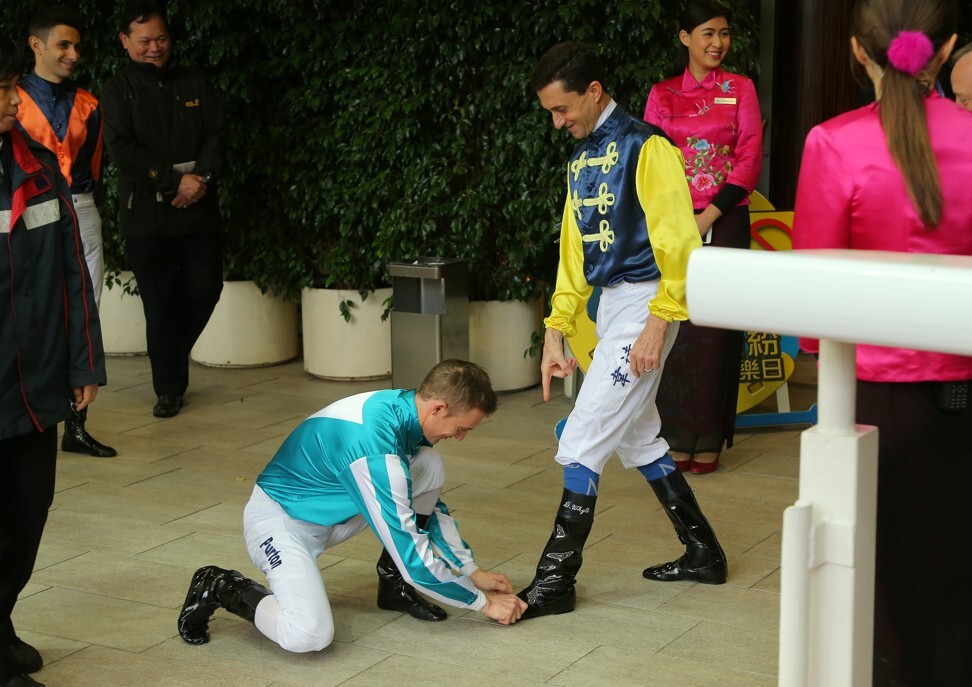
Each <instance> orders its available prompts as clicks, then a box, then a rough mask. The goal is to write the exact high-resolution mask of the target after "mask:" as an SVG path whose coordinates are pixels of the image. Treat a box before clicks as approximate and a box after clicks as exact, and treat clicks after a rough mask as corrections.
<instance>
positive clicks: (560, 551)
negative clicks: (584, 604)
mask: <svg viewBox="0 0 972 687" xmlns="http://www.w3.org/2000/svg"><path fill="white" fill-rule="evenodd" d="M596 502H597V495H594V496H585V495H583V494H578V493H575V492H573V491H569V490H568V489H564V493H563V496H561V499H560V508H558V509H557V517H556V518H554V527H553V532H552V533H551V535H550V539H548V540H547V545H546V546H545V547H544V549H543V554H542V555H541V556H540V562H539V563H537V574H536V576H535V577H534V578H533V582H531V583H530V586H529V587H527V588H526V589H524V590H523V591H521V592H520V593H519V594H517V596H519V597H520V598H521V599H523V600H524V601H526V602H527V604H529V608H527V610H526V611H525V612H524V613H523V615H522V616H520V620H529V619H530V618H537V617H539V616H541V615H557V614H559V613H570V612H571V611H573V610H574V606H575V605H576V604H577V595H576V593H575V591H574V582H575V580H576V579H577V572H578V571H579V570H580V567H581V563H582V562H583V551H584V542H586V541H587V536H588V535H589V534H590V533H591V526H592V525H593V524H594V504H595V503H596Z"/></svg>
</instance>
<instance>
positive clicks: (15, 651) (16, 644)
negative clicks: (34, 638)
mask: <svg viewBox="0 0 972 687" xmlns="http://www.w3.org/2000/svg"><path fill="white" fill-rule="evenodd" d="M9 646H10V653H11V655H12V656H13V657H14V660H15V661H16V662H17V668H19V669H20V672H21V673H36V672H37V671H38V670H40V669H41V668H43V667H44V659H43V658H41V655H40V652H39V651H38V650H37V649H35V648H34V647H32V646H31V645H30V644H28V643H27V642H25V641H24V640H22V639H21V638H20V637H17V638H15V639H14V640H13V641H12V642H10V645H9Z"/></svg>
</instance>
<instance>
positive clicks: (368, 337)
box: [301, 288, 392, 380]
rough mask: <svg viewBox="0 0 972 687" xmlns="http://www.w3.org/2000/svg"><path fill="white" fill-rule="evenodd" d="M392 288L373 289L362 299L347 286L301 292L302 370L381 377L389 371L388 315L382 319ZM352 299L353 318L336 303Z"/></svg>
mask: <svg viewBox="0 0 972 687" xmlns="http://www.w3.org/2000/svg"><path fill="white" fill-rule="evenodd" d="M391 294H392V290H391V289H390V288H385V289H377V290H376V291H374V292H372V293H370V294H368V297H367V298H366V299H365V300H364V301H362V300H361V296H359V295H358V292H357V291H355V290H350V289H309V288H305V289H304V290H303V291H302V292H301V320H302V324H303V332H304V369H305V370H307V372H309V373H310V374H312V375H314V376H315V377H320V378H321V379H333V380H367V379H383V378H385V377H389V376H390V375H391V318H386V319H385V320H384V321H382V319H381V315H382V313H383V312H384V311H385V301H386V300H387V299H388V298H390V297H391ZM343 301H351V302H352V303H354V307H352V308H351V309H350V310H351V321H350V322H345V321H344V317H342V315H341V310H340V304H341V303H342V302H343Z"/></svg>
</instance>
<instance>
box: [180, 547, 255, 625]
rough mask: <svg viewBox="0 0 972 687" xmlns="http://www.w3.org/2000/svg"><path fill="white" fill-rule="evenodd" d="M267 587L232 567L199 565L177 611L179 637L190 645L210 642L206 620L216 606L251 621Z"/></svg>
mask: <svg viewBox="0 0 972 687" xmlns="http://www.w3.org/2000/svg"><path fill="white" fill-rule="evenodd" d="M269 595H270V590H269V589H267V588H266V587H264V586H263V585H262V584H259V583H257V582H254V581H253V580H251V579H249V578H246V577H243V575H241V574H240V573H238V572H237V571H235V570H223V569H222V568H217V567H216V566H214V565H210V566H206V567H205V568H199V570H197V571H196V572H195V574H194V575H193V576H192V581H191V582H190V583H189V592H188V593H187V594H186V601H185V603H183V604H182V611H181V612H180V613H179V636H180V637H182V638H183V639H184V640H185V641H187V642H188V643H189V644H205V643H206V642H208V641H209V631H208V630H209V619H210V618H212V617H213V613H215V612H216V609H217V608H224V609H226V610H227V611H229V612H230V613H232V614H233V615H238V616H239V617H241V618H243V619H244V620H249V621H250V622H251V623H252V622H253V618H254V616H255V615H256V608H257V605H259V603H260V601H262V600H263V598H264V597H265V596H269Z"/></svg>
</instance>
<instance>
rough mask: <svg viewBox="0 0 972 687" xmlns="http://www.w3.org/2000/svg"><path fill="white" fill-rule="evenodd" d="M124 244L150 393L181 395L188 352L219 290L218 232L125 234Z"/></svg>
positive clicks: (186, 369) (217, 297)
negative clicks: (141, 318) (141, 322)
mask: <svg viewBox="0 0 972 687" xmlns="http://www.w3.org/2000/svg"><path fill="white" fill-rule="evenodd" d="M125 248H126V252H127V255H128V264H129V266H130V267H131V268H132V272H134V273H135V281H136V282H137V283H138V291H139V294H140V295H141V298H142V307H143V309H144V310H145V328H146V339H147V343H148V353H149V360H150V361H151V363H152V385H153V387H154V388H155V395H156V396H163V395H168V396H182V395H183V394H184V393H185V392H186V387H188V386H189V352H190V351H191V350H192V347H193V345H194V344H195V343H196V339H198V338H199V335H200V334H201V333H202V330H203V329H204V328H205V327H206V323H207V322H208V321H209V316H210V315H212V314H213V309H214V308H215V307H216V303H217V302H218V301H219V294H220V291H222V289H223V256H222V248H221V243H220V237H219V232H218V231H217V230H215V229H205V230H202V231H197V232H195V233H193V234H186V235H184V236H126V237H125Z"/></svg>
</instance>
